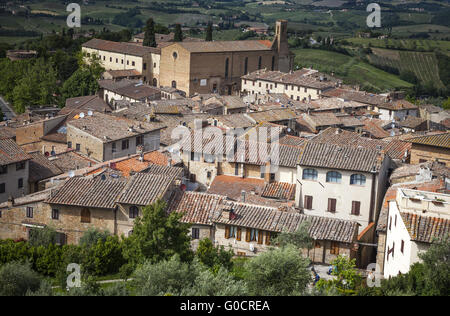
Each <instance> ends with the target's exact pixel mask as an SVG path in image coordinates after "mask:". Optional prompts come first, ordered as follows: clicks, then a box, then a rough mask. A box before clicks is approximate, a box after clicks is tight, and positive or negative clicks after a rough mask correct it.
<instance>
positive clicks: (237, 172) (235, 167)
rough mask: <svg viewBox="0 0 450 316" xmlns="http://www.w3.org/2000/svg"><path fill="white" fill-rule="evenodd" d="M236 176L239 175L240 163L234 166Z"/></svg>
mask: <svg viewBox="0 0 450 316" xmlns="http://www.w3.org/2000/svg"><path fill="white" fill-rule="evenodd" d="M234 175H235V176H238V175H239V164H238V163H235V164H234Z"/></svg>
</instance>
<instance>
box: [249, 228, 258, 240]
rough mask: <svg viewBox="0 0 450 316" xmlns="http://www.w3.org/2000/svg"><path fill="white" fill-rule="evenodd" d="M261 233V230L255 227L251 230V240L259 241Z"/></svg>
mask: <svg viewBox="0 0 450 316" xmlns="http://www.w3.org/2000/svg"><path fill="white" fill-rule="evenodd" d="M258 235H259V231H258V230H257V229H255V228H252V229H251V230H250V241H257V239H258Z"/></svg>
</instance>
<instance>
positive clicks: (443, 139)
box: [407, 133, 450, 149]
mask: <svg viewBox="0 0 450 316" xmlns="http://www.w3.org/2000/svg"><path fill="white" fill-rule="evenodd" d="M407 141H408V142H410V143H413V144H419V145H427V146H434V147H442V148H447V149H449V148H450V133H442V134H436V135H428V136H419V137H414V138H409V139H407Z"/></svg>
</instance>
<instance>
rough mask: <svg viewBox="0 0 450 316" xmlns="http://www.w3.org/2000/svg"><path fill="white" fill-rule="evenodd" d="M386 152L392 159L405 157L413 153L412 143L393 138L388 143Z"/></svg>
mask: <svg viewBox="0 0 450 316" xmlns="http://www.w3.org/2000/svg"><path fill="white" fill-rule="evenodd" d="M384 152H385V153H386V154H387V155H388V156H389V157H391V158H392V159H404V158H407V157H408V156H409V155H410V153H411V143H408V142H402V141H399V140H393V141H390V142H388V143H387V145H386V147H385V148H384ZM405 153H406V154H405Z"/></svg>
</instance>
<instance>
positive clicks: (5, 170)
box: [0, 166, 8, 174]
mask: <svg viewBox="0 0 450 316" xmlns="http://www.w3.org/2000/svg"><path fill="white" fill-rule="evenodd" d="M7 173H8V166H0V174H7Z"/></svg>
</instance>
